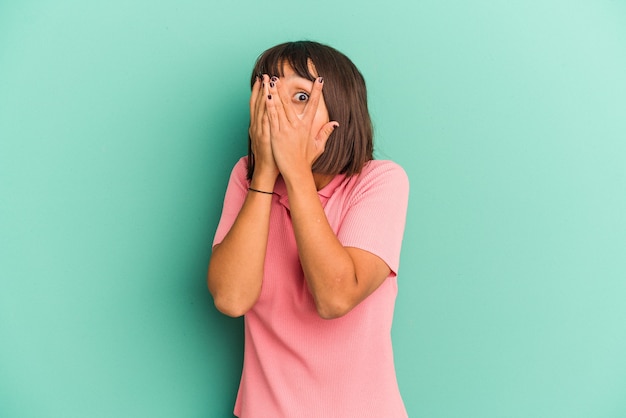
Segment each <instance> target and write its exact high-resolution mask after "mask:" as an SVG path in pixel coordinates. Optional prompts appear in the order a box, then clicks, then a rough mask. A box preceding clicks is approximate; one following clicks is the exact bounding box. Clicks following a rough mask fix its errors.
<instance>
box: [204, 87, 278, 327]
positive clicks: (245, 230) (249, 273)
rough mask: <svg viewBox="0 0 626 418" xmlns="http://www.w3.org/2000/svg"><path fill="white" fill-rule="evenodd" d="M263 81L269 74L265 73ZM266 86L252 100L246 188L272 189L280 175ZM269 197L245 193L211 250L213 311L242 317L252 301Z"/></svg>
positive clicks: (256, 292) (258, 275)
mask: <svg viewBox="0 0 626 418" xmlns="http://www.w3.org/2000/svg"><path fill="white" fill-rule="evenodd" d="M265 79H266V80H265V81H267V76H265ZM267 90H268V86H267V82H266V83H265V86H263V85H262V81H261V80H258V81H257V82H256V83H255V85H254V86H253V90H252V95H251V98H250V138H251V139H252V150H253V153H254V156H255V171H254V174H253V177H252V181H251V184H250V187H252V188H254V189H257V190H263V191H268V192H271V191H273V190H274V183H275V182H276V178H277V176H278V168H277V167H276V163H275V162H274V158H273V156H272V152H271V145H270V143H269V125H268V118H267V114H266V111H265V110H266V109H265V96H266V95H267ZM271 203H272V195H271V194H264V193H257V192H252V191H251V192H248V194H247V196H246V198H245V200H244V203H243V206H242V207H241V210H240V212H239V214H238V216H237V218H236V220H235V222H234V224H233V226H232V227H231V229H230V231H229V232H228V234H226V236H225V237H224V240H223V241H222V242H221V243H220V244H218V245H216V246H215V247H214V248H213V253H212V255H211V260H210V262H209V271H208V277H207V282H208V287H209V291H210V292H211V294H212V295H213V299H214V301H215V306H216V307H217V309H218V310H219V311H220V312H222V313H224V314H226V315H229V316H241V315H243V314H244V313H246V311H248V310H249V309H250V308H251V307H252V305H254V303H255V302H256V300H257V299H258V297H259V294H260V292H261V284H262V282H263V267H264V264H265V254H266V250H267V237H268V233H269V217H270V207H271Z"/></svg>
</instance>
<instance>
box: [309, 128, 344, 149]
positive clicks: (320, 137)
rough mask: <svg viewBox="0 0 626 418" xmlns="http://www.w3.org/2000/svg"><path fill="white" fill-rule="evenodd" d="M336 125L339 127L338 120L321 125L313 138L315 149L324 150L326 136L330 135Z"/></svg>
mask: <svg viewBox="0 0 626 418" xmlns="http://www.w3.org/2000/svg"><path fill="white" fill-rule="evenodd" d="M337 127H339V122H336V121H332V122H328V123H327V124H325V125H324V126H322V128H321V129H320V131H319V132H318V133H317V135H316V136H315V138H314V141H315V149H316V150H318V151H319V152H320V153H322V152H324V148H325V147H326V142H327V141H328V138H330V135H331V134H332V133H333V132H334V131H335V129H336V128H337Z"/></svg>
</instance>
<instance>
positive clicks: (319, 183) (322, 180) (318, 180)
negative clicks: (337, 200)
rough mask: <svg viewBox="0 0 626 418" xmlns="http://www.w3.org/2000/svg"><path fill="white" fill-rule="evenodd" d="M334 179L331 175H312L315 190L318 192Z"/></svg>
mask: <svg viewBox="0 0 626 418" xmlns="http://www.w3.org/2000/svg"><path fill="white" fill-rule="evenodd" d="M333 177H335V176H334V175H332V174H319V173H313V179H314V180H315V188H316V189H317V190H318V191H319V190H322V189H323V188H324V187H325V186H326V185H327V184H328V183H330V181H331V180H332V179H333Z"/></svg>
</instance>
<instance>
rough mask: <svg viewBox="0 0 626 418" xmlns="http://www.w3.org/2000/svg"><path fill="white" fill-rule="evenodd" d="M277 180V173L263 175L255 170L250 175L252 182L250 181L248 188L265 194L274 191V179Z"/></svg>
mask: <svg viewBox="0 0 626 418" xmlns="http://www.w3.org/2000/svg"><path fill="white" fill-rule="evenodd" d="M277 178H278V172H276V173H271V172H267V173H263V172H258V173H257V171H256V170H255V171H254V173H253V174H252V180H250V188H253V189H256V190H264V191H267V192H273V191H274V185H275V184H276V179H277Z"/></svg>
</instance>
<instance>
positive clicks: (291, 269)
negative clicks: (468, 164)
mask: <svg viewBox="0 0 626 418" xmlns="http://www.w3.org/2000/svg"><path fill="white" fill-rule="evenodd" d="M246 160H247V157H244V158H242V159H241V160H239V162H238V163H237V164H236V165H235V167H234V169H233V172H232V174H231V178H230V181H229V184H228V189H227V191H226V197H225V200H224V208H223V212H222V217H221V219H220V223H219V225H218V228H217V232H216V235H215V240H214V245H215V244H218V243H220V242H221V241H222V240H223V239H224V236H225V235H226V234H227V233H228V231H229V230H230V228H231V226H232V224H233V223H234V221H235V218H236V217H237V215H238V213H239V210H240V209H241V206H242V205H243V201H244V199H245V196H246V193H248V191H247V188H248V181H247V180H246ZM408 190H409V184H408V178H407V176H406V173H405V172H404V170H403V169H402V168H401V167H400V166H399V165H397V164H395V163H393V162H391V161H381V160H373V161H370V162H368V163H367V164H366V165H365V167H364V168H363V170H362V172H361V173H360V174H359V175H356V176H352V177H346V176H344V175H338V176H335V178H334V179H333V180H332V181H331V182H330V183H329V184H328V185H327V186H326V187H324V188H323V189H321V190H320V191H319V192H318V194H319V197H320V201H321V202H322V205H323V206H324V211H325V213H326V217H327V218H328V221H329V223H330V225H331V227H332V228H333V230H334V231H335V233H336V234H337V237H338V238H339V241H340V242H341V243H342V244H343V245H344V246H346V247H357V248H361V249H363V250H366V251H369V252H371V253H373V254H375V255H377V256H378V257H380V258H381V259H382V260H384V261H385V262H386V263H387V265H388V266H389V267H390V269H391V274H390V275H389V277H387V279H386V280H385V281H384V282H383V283H382V285H381V286H380V287H379V288H378V289H376V291H374V292H373V293H372V294H371V295H370V296H368V297H367V298H366V299H365V300H363V301H362V302H361V303H360V304H359V305H358V306H356V307H355V308H354V309H352V311H350V312H349V313H348V314H346V315H344V316H343V317H340V318H337V319H332V320H325V319H322V318H320V316H319V315H318V313H317V311H316V309H315V303H314V302H313V297H312V295H311V293H310V291H309V289H308V286H307V284H306V280H305V278H304V274H303V272H302V267H301V265H300V260H299V258H298V252H297V248H296V241H295V236H294V233H293V228H292V223H291V218H290V214H289V199H288V197H287V190H286V187H285V183H284V182H283V180H282V178H281V177H279V178H278V180H277V182H276V185H275V188H274V192H275V193H276V194H275V195H274V196H273V197H272V198H273V203H272V208H271V213H270V231H269V237H268V247H267V255H266V258H265V275H264V277H263V284H262V288H261V294H260V296H259V299H258V300H257V302H256V304H255V305H254V306H253V307H252V308H251V309H250V310H249V311H248V312H247V313H246V314H245V317H244V318H245V319H244V322H245V348H244V364H243V372H242V376H241V383H240V386H239V392H238V394H237V400H236V403H235V411H234V413H235V415H237V416H238V417H242V418H250V417H251V418H264V417H271V418H276V417H289V418H293V417H312V418H313V417H314V418H320V417H324V418H329V417H342V418H344V417H358V418H367V417H372V418H381V417H384V418H396V417H406V416H407V413H406V410H405V407H404V404H403V402H402V398H401V397H400V391H399V390H398V384H397V380H396V374H395V368H394V362H393V351H392V346H391V322H392V318H393V310H394V304H395V299H396V295H397V292H398V288H397V281H396V274H397V271H398V265H399V260H400V247H401V243H402V236H403V233H404V224H405V218H406V210H407V201H408Z"/></svg>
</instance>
